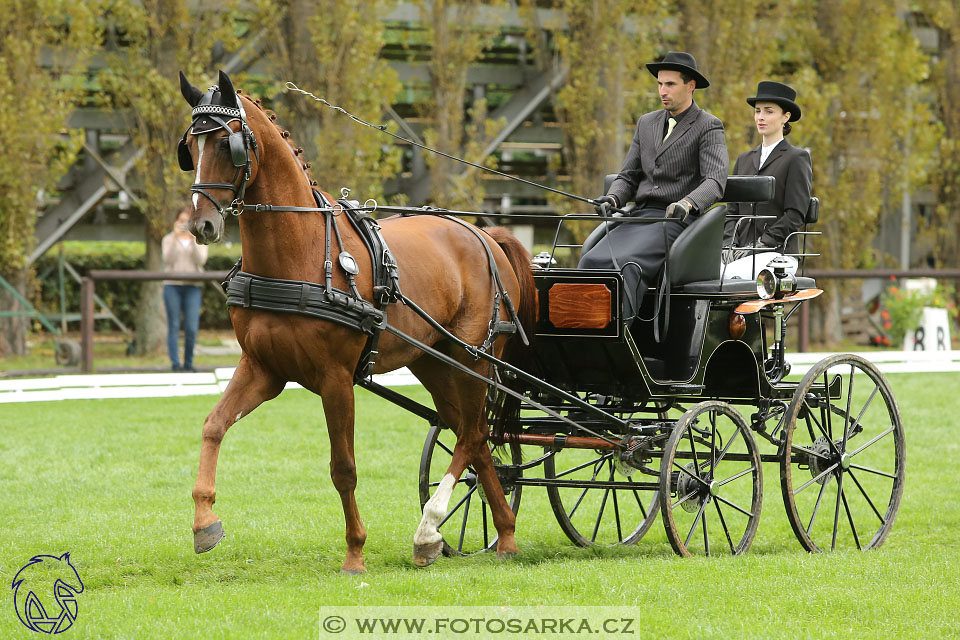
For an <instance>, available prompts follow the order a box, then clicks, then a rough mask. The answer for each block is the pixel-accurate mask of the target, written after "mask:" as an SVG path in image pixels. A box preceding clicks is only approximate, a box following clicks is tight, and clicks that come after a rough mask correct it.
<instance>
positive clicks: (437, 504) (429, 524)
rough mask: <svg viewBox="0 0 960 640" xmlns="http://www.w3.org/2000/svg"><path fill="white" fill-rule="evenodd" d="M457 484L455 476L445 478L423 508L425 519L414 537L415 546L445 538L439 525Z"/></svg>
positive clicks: (449, 475)
mask: <svg viewBox="0 0 960 640" xmlns="http://www.w3.org/2000/svg"><path fill="white" fill-rule="evenodd" d="M456 483H457V479H456V478H454V477H453V475H451V474H449V473H448V474H447V475H445V476H443V479H442V480H441V481H440V484H439V486H437V490H436V491H435V492H434V494H433V496H432V497H431V498H430V499H429V500H427V504H425V505H424V506H423V519H422V520H420V526H419V527H417V532H416V533H415V534H414V536H413V543H414V544H434V543H436V542H439V541H440V540H441V539H442V538H443V536H442V535H441V534H440V532H439V531H438V530H437V525H438V524H440V521H441V520H442V519H443V516H445V515H446V513H447V505H448V504H449V503H450V496H451V495H452V494H453V485H455V484H456Z"/></svg>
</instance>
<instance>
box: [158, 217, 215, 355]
mask: <svg viewBox="0 0 960 640" xmlns="http://www.w3.org/2000/svg"><path fill="white" fill-rule="evenodd" d="M190 211H191V207H190V205H187V206H185V207H184V208H183V209H181V210H180V212H179V213H178V214H177V219H176V221H175V222H174V225H173V231H171V232H170V233H168V234H167V235H165V236H163V240H162V241H161V248H162V250H163V270H164V271H166V272H171V273H184V272H190V273H194V272H200V271H203V265H204V263H205V262H206V261H207V247H206V246H204V245H199V244H197V241H196V239H195V238H194V237H193V234H192V233H190V232H189V231H188V230H187V223H188V221H189V220H190ZM202 286H203V283H202V282H200V281H192V280H191V281H182V280H164V281H163V305H164V307H165V308H166V310H167V352H168V353H169V354H170V366H171V368H172V369H173V370H174V371H194V368H193V347H194V344H195V343H196V341H197V329H198V328H199V326H200V300H201V298H202V296H201V291H202ZM181 315H182V316H183V365H182V366H181V364H180V356H179V352H180V349H179V346H178V344H177V339H178V337H179V334H180V317H181Z"/></svg>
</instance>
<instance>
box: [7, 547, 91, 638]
mask: <svg viewBox="0 0 960 640" xmlns="http://www.w3.org/2000/svg"><path fill="white" fill-rule="evenodd" d="M10 588H11V589H13V604H14V606H15V607H16V609H17V617H18V618H20V622H22V623H23V625H24V626H25V627H27V628H28V629H30V630H31V631H37V632H39V633H61V632H63V631H66V630H67V629H69V628H70V627H71V626H73V621H74V620H76V619H77V594H80V593H83V581H82V580H80V574H79V573H77V570H76V568H74V566H73V565H72V564H70V552H69V551H68V552H67V553H65V554H63V555H62V556H34V557H32V558H30V562H28V563H27V564H26V565H25V566H24V567H23V568H21V569H20V571H18V572H17V575H16V576H14V578H13V583H12V584H11V585H10ZM54 602H55V603H56V606H55V605H54ZM58 607H59V609H58Z"/></svg>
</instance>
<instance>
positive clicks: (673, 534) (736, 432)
mask: <svg viewBox="0 0 960 640" xmlns="http://www.w3.org/2000/svg"><path fill="white" fill-rule="evenodd" d="M711 412H713V413H714V414H715V415H722V416H725V417H727V418H729V420H730V422H731V423H732V427H734V428H733V429H731V431H732V432H733V434H732V435H731V434H727V437H723V438H722V441H721V442H718V439H717V435H718V432H719V431H720V429H719V427H718V426H717V422H716V420H712V421H711V420H710V419H709V418H708V420H707V425H706V426H707V427H710V432H711V433H712V434H713V436H712V438H711V440H710V441H704V442H703V443H701V446H700V447H699V448H698V447H697V446H696V444H693V443H696V442H697V441H698V436H699V437H701V438H702V437H703V436H702V434H698V436H693V435H692V434H693V429H692V426H693V425H694V424H695V421H697V419H698V418H700V417H701V416H704V415H709V414H710V413H711ZM699 428H704V427H699ZM691 440H692V442H693V443H691ZM738 441H739V442H738ZM724 443H729V444H726V448H723V447H722V446H718V445H723V444H724ZM740 443H742V444H740ZM687 447H689V448H687ZM733 447H736V451H730V449H731V448H733ZM680 449H684V451H683V453H684V454H687V453H690V454H691V456H692V457H691V458H690V459H687V458H686V457H684V458H681V459H678V455H677V454H678V451H679V450H680ZM743 449H745V450H743ZM698 453H702V454H703V456H700V455H698ZM741 458H742V460H741ZM691 462H692V463H693V465H694V468H699V469H700V470H701V471H700V473H699V474H697V475H698V476H699V479H698V480H697V479H693V474H691V473H690V467H689V465H690V464H691ZM720 465H723V467H722V468H721V466H720ZM731 466H732V468H731ZM683 478H686V479H689V480H691V483H690V484H691V486H696V487H697V493H695V494H694V493H693V492H688V493H686V494H685V495H682V496H680V495H676V494H677V491H676V489H677V486H679V485H681V482H680V480H681V479H683ZM714 482H715V483H716V485H715V487H714ZM708 483H709V484H710V485H711V488H710V489H707V488H706V487H705V486H704V485H705V484H708ZM675 485H676V486H675ZM714 488H715V489H716V494H714V493H713V489H714ZM748 489H749V491H748ZM747 492H749V498H747V496H746V493H747ZM691 499H693V500H696V503H695V504H696V505H697V508H696V515H695V516H694V517H693V518H692V520H691V518H689V517H688V516H685V515H683V512H684V509H683V506H684V504H686V503H687V502H689V501H690V500H691ZM762 500H763V473H762V470H761V466H760V451H759V449H758V447H757V444H756V440H755V439H754V437H753V432H752V431H751V430H750V428H749V426H748V425H747V422H746V420H744V418H743V416H741V415H740V413H739V412H737V411H736V410H735V409H734V408H733V407H732V406H730V405H729V404H727V403H725V402H719V401H707V402H701V403H700V404H697V405H695V406H693V407H691V408H690V409H689V410H688V411H687V412H686V413H685V414H684V415H683V417H682V418H680V420H678V421H677V424H676V426H675V427H674V429H673V432H672V433H671V434H670V440H669V441H668V442H667V446H666V450H665V452H664V460H663V464H662V466H661V471H660V508H661V512H662V515H663V525H664V530H665V531H666V534H667V539H668V540H669V541H670V546H672V547H673V549H674V551H676V552H677V553H678V554H680V555H681V556H684V557H690V556H693V555H708V556H710V555H719V554H730V555H740V554H742V553H745V552H746V551H747V550H748V549H749V548H750V545H751V544H752V543H753V539H754V537H755V535H756V532H757V526H758V525H759V522H760V509H761V505H762ZM708 522H714V524H713V525H710V526H708V524H707V523H708ZM741 530H742V533H741ZM701 535H702V539H701V538H700V536H701ZM711 536H712V538H711ZM734 538H739V539H738V540H736V541H735V540H734ZM701 545H702V546H701Z"/></svg>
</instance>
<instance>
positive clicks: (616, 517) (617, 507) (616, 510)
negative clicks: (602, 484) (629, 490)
mask: <svg viewBox="0 0 960 640" xmlns="http://www.w3.org/2000/svg"><path fill="white" fill-rule="evenodd" d="M611 475H613V474H611ZM613 519H614V520H616V521H617V540H619V541H623V527H621V526H620V503H618V502H617V491H616V490H614V491H613Z"/></svg>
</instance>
